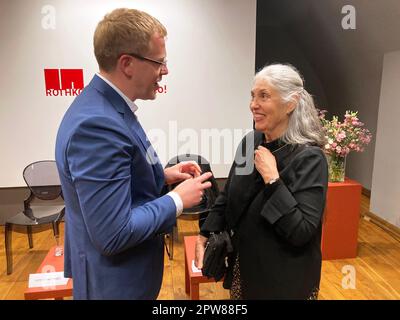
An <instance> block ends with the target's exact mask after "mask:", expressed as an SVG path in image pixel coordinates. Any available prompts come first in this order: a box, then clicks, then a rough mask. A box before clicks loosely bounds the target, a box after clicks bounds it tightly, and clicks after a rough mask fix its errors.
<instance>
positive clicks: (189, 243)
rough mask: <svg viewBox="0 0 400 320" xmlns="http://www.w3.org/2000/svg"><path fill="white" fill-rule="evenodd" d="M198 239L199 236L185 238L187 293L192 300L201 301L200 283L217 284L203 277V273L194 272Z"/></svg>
mask: <svg viewBox="0 0 400 320" xmlns="http://www.w3.org/2000/svg"><path fill="white" fill-rule="evenodd" d="M196 239H197V236H187V237H183V241H184V244H185V291H186V293H187V294H188V295H189V296H190V299H191V300H199V299H200V295H199V290H200V288H199V285H200V283H205V282H215V280H214V279H213V278H211V279H209V278H207V277H206V276H203V274H202V273H201V272H194V271H193V269H192V264H193V261H194V255H195V252H194V250H195V246H196ZM221 281H222V280H221Z"/></svg>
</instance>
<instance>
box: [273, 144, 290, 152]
mask: <svg viewBox="0 0 400 320" xmlns="http://www.w3.org/2000/svg"><path fill="white" fill-rule="evenodd" d="M287 145H288V144H287V143H285V144H284V145H283V146H282V147H279V148H278V149H276V150H274V151H271V153H272V154H274V153H276V152H278V151H279V150H281V149H283V148H284V147H286V146H287Z"/></svg>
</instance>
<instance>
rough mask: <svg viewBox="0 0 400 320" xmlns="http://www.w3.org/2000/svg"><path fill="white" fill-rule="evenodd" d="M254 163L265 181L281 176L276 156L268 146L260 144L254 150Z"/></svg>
mask: <svg viewBox="0 0 400 320" xmlns="http://www.w3.org/2000/svg"><path fill="white" fill-rule="evenodd" d="M254 165H255V166H256V169H257V171H258V172H259V173H260V175H261V176H262V178H263V179H264V182H265V183H269V182H270V181H271V180H273V179H278V178H279V172H278V168H277V166H276V160H275V157H274V155H273V154H272V153H271V151H269V150H268V149H267V148H264V147H263V146H259V147H258V148H257V149H256V151H254Z"/></svg>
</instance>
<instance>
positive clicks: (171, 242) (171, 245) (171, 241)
mask: <svg viewBox="0 0 400 320" xmlns="http://www.w3.org/2000/svg"><path fill="white" fill-rule="evenodd" d="M172 259H174V232H173V231H172V232H171V233H170V234H169V260H172Z"/></svg>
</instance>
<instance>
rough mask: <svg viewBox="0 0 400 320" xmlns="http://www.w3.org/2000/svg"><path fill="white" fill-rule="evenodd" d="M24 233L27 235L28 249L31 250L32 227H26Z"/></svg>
mask: <svg viewBox="0 0 400 320" xmlns="http://www.w3.org/2000/svg"><path fill="white" fill-rule="evenodd" d="M26 231H27V234H28V242H29V248H30V249H32V248H33V237H32V226H26Z"/></svg>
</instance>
